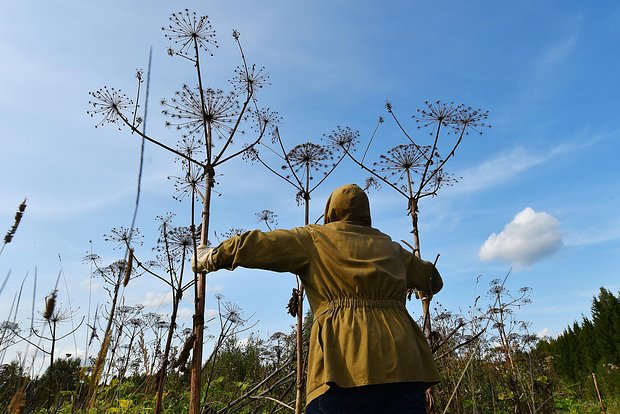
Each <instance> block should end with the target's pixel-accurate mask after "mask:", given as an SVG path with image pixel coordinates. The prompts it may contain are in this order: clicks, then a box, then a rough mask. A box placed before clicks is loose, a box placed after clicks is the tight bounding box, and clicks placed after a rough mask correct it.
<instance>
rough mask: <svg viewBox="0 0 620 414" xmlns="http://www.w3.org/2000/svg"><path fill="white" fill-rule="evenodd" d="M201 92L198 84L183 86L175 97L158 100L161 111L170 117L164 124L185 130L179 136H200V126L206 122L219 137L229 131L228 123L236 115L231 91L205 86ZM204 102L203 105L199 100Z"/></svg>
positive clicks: (232, 121) (234, 101) (234, 99)
mask: <svg viewBox="0 0 620 414" xmlns="http://www.w3.org/2000/svg"><path fill="white" fill-rule="evenodd" d="M200 94H201V92H200V90H199V88H198V87H196V88H190V87H189V86H187V85H183V88H182V89H181V90H180V91H178V92H176V94H175V96H174V97H173V98H171V99H170V102H168V101H167V100H162V101H161V103H162V105H163V106H164V110H163V111H162V113H163V114H164V115H166V116H169V117H170V118H171V121H168V122H166V126H169V127H173V126H174V127H176V129H177V130H179V131H180V130H186V131H187V132H186V133H185V134H184V135H183V137H184V138H185V137H189V136H192V135H196V136H203V135H204V125H205V123H206V124H207V125H210V126H211V127H212V128H213V130H214V131H215V132H216V133H217V134H218V136H219V137H224V136H225V134H226V133H229V132H231V131H232V125H233V124H234V122H235V121H236V120H237V117H238V115H239V103H238V102H237V100H236V95H235V94H234V93H228V94H227V93H224V91H222V90H220V89H206V90H204V91H202V98H201V96H200ZM203 101H204V106H203V104H202V102H203Z"/></svg>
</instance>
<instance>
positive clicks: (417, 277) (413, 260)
mask: <svg viewBox="0 0 620 414" xmlns="http://www.w3.org/2000/svg"><path fill="white" fill-rule="evenodd" d="M400 254H401V258H402V260H403V262H404V264H405V269H406V271H407V288H414V289H418V290H421V291H422V292H430V293H432V294H433V295H434V294H435V293H437V292H439V291H440V290H441V288H442V287H443V280H442V279H441V275H440V274H439V271H438V270H437V268H436V267H435V265H433V264H432V263H431V262H427V261H425V260H422V259H420V258H419V257H418V256H416V255H415V254H413V253H411V252H409V251H407V250H405V249H403V247H402V246H400Z"/></svg>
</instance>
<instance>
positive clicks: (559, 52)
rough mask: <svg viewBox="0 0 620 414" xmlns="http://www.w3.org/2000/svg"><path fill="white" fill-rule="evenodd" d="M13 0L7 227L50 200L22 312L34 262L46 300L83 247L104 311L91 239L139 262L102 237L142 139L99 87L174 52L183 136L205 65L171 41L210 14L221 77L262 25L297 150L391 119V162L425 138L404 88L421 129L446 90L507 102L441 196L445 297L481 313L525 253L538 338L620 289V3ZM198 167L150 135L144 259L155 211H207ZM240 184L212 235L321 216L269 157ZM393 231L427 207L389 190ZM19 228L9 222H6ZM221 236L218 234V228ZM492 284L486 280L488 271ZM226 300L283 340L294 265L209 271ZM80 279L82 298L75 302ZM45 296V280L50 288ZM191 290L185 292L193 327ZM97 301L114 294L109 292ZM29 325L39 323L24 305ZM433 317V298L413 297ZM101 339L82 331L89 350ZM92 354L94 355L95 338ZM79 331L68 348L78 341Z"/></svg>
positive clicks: (212, 66) (29, 248) (122, 218)
mask: <svg viewBox="0 0 620 414" xmlns="http://www.w3.org/2000/svg"><path fill="white" fill-rule="evenodd" d="M209 3H210V4H209V5H208V6H205V3H204V2H187V3H185V4H182V5H181V4H178V5H176V6H177V7H173V6H172V5H171V4H170V2H164V1H132V2H126V1H107V2H98V3H88V4H86V3H84V2H77V1H56V2H54V3H53V4H52V3H40V2H9V3H7V4H5V5H4V10H3V13H2V15H0V55H1V56H3V59H2V60H3V63H2V64H0V91H1V93H0V143H1V146H0V148H1V149H2V150H1V154H2V155H1V157H0V160H1V162H0V174H1V176H2V184H1V185H0V227H2V226H4V228H6V230H8V229H9V228H10V226H11V224H12V220H13V215H14V213H15V209H16V208H17V206H18V204H19V203H20V202H21V200H22V199H23V198H24V197H27V198H28V208H27V210H26V213H25V216H24V219H23V221H22V224H21V226H20V228H19V229H18V231H17V234H16V236H15V239H14V241H13V243H11V244H10V245H8V246H7V248H6V249H5V251H4V253H3V254H2V256H0V276H1V277H2V278H4V277H5V275H6V274H7V272H8V271H9V270H10V271H11V278H10V279H9V282H8V283H7V286H6V288H5V290H4V291H3V292H2V294H1V297H0V319H5V318H6V317H7V315H8V313H9V309H10V307H11V303H12V301H13V296H14V295H15V293H16V292H17V290H18V289H19V285H20V283H21V281H22V280H23V278H24V277H25V276H26V275H27V274H28V275H29V276H28V279H27V280H26V283H25V286H26V287H25V289H26V290H27V291H30V292H31V290H30V289H32V275H33V273H34V271H35V267H36V268H37V271H38V275H39V280H38V289H37V306H38V308H39V309H40V308H42V306H43V297H44V296H45V295H46V294H47V293H49V291H50V290H51V289H52V288H53V284H54V282H55V280H56V276H57V274H58V272H59V270H60V264H59V259H58V256H59V255H61V257H62V264H63V269H64V275H65V278H66V281H67V287H68V289H63V284H64V282H63V281H61V293H60V298H61V301H62V302H63V303H65V304H66V303H67V302H68V301H69V300H70V301H71V305H72V306H73V307H75V308H79V310H78V314H80V315H84V314H86V313H87V309H88V281H89V267H88V266H86V265H83V264H82V257H83V256H84V254H85V253H86V252H87V251H89V250H90V248H91V244H90V241H92V246H93V250H94V251H95V252H97V253H99V254H100V255H101V256H102V257H103V258H104V262H105V261H106V260H107V261H112V260H114V259H116V258H118V257H119V254H120V253H119V252H118V251H115V250H112V247H113V246H112V245H110V244H109V243H106V242H104V240H103V237H102V235H103V234H104V233H108V232H109V230H110V228H112V227H119V226H128V225H129V223H130V221H131V214H132V208H133V202H134V197H135V183H136V179H137V168H138V157H139V147H140V142H139V140H138V139H137V138H136V137H135V136H131V135H130V134H129V133H128V132H127V131H118V130H117V129H115V128H114V127H113V126H110V127H102V128H98V129H95V128H94V125H95V123H96V122H97V121H95V120H94V119H92V118H90V117H89V116H88V115H87V114H86V111H87V110H88V109H89V108H88V101H89V96H88V92H89V91H93V90H96V89H98V88H100V87H102V86H104V85H108V86H110V87H115V88H120V89H122V90H123V91H124V92H125V93H127V94H128V95H130V96H132V95H133V91H134V89H135V84H134V74H135V70H136V69H138V68H146V65H147V59H148V52H149V47H151V46H152V47H153V67H152V81H151V90H150V94H151V100H150V103H149V105H150V112H149V117H148V126H147V128H148V131H149V133H150V134H151V135H153V136H156V137H159V138H160V139H161V140H162V141H165V142H166V143H169V144H174V143H175V140H176V138H177V135H175V131H174V130H169V129H166V128H164V127H163V122H164V121H165V118H164V117H163V116H162V115H161V113H160V111H161V107H160V106H159V101H160V100H161V99H162V98H167V97H171V96H172V95H173V94H174V92H175V91H177V90H179V89H180V88H181V86H182V85H183V84H184V83H188V84H190V85H193V84H194V83H195V79H194V72H193V68H192V67H191V65H190V64H188V63H187V62H185V61H183V60H182V59H179V58H176V59H174V58H170V57H168V56H167V55H166V47H167V46H168V42H167V41H166V40H165V39H164V37H163V34H162V31H161V27H162V26H164V25H167V23H168V17H169V15H170V13H172V12H175V11H178V10H180V9H182V8H185V7H188V8H190V9H192V10H195V11H197V12H198V13H199V14H208V15H209V16H210V18H211V22H212V24H213V26H214V28H215V30H216V32H217V36H218V42H219V44H220V47H219V48H218V49H217V50H216V51H215V56H214V57H213V58H209V59H207V60H206V62H207V64H206V67H205V73H206V74H207V79H208V83H209V85H211V86H214V87H222V88H225V87H227V86H226V79H227V78H228V77H230V76H231V75H232V70H233V69H234V68H235V66H236V65H237V64H239V63H240V61H239V58H238V53H237V50H236V49H235V45H234V43H233V40H232V37H231V36H230V33H231V31H232V29H233V28H235V29H238V30H239V31H240V32H241V36H242V37H241V41H242V43H243V46H244V49H245V52H246V55H247V57H248V60H249V61H250V62H255V63H257V64H258V65H259V66H265V67H266V68H267V70H268V72H269V75H270V80H271V86H269V87H268V88H265V89H264V90H262V91H261V93H260V102H261V103H262V104H263V105H265V106H268V107H270V108H271V109H273V110H276V111H278V113H279V115H280V116H281V117H282V118H283V122H282V125H281V127H280V130H281V132H282V135H283V137H284V139H285V140H286V142H287V143H288V145H289V148H290V147H292V146H293V145H296V144H298V143H301V142H305V141H308V140H311V141H315V142H316V141H319V139H320V137H321V136H322V134H324V133H329V132H330V131H331V130H332V129H334V128H336V127H337V126H339V125H340V126H349V127H351V128H353V129H356V130H359V131H360V134H361V141H362V143H363V144H365V143H366V142H367V139H368V137H369V136H370V134H371V133H372V130H373V128H374V126H375V123H376V120H377V118H378V117H379V116H384V117H386V122H385V123H384V124H383V125H382V126H381V128H380V129H379V132H378V135H377V138H376V141H375V143H374V144H373V147H372V149H371V153H370V155H369V156H370V157H371V158H372V159H377V158H378V155H379V154H380V153H383V152H385V151H386V150H387V149H389V148H391V147H393V146H396V145H398V144H401V143H403V142H404V137H403V136H402V134H400V133H399V132H398V130H397V128H396V127H395V125H394V123H393V122H392V121H391V120H390V119H389V118H388V117H387V114H386V112H385V108H384V105H385V102H386V100H389V101H391V102H392V104H393V105H394V110H395V111H396V112H397V113H398V114H399V115H400V118H401V120H402V121H403V122H404V124H405V125H406V126H407V127H408V129H409V130H410V131H411V132H412V133H413V134H414V138H416V139H419V140H421V141H423V140H425V139H428V138H427V135H425V133H423V132H419V131H417V130H416V129H415V123H414V121H413V119H412V118H411V115H413V114H414V113H415V110H416V109H417V108H421V107H422V105H423V102H424V101H425V100H431V101H434V100H442V101H446V102H450V101H454V102H456V103H465V104H467V105H471V106H473V107H476V108H478V107H479V108H483V109H485V110H488V111H489V122H490V123H491V124H492V126H493V127H492V129H490V130H487V131H485V133H484V135H482V136H476V135H475V134H472V135H470V136H467V137H466V139H465V141H464V142H463V144H462V145H461V146H460V149H459V151H458V153H457V156H456V158H454V159H453V160H451V161H450V163H449V164H448V165H449V169H450V171H451V172H453V173H454V174H455V175H457V176H459V177H462V179H461V180H460V182H459V183H458V184H457V185H455V186H454V187H451V188H446V189H444V190H443V191H442V192H441V193H440V195H439V197H436V198H432V199H426V200H424V201H423V202H422V204H421V206H420V210H421V217H420V220H421V239H422V254H423V256H424V257H426V258H428V259H431V260H432V259H433V258H434V257H435V255H436V254H437V253H440V254H441V258H440V261H439V264H438V266H439V268H440V270H441V272H442V274H443V277H444V280H445V288H444V290H443V291H442V292H441V293H440V294H439V295H438V296H437V297H436V300H437V301H439V302H440V303H441V304H442V305H443V306H444V307H446V308H448V309H451V310H454V311H457V310H458V309H463V310H465V309H467V307H468V306H469V305H472V304H473V302H474V300H475V298H476V296H477V295H479V294H481V293H482V294H483V295H484V292H485V291H486V289H487V285H488V282H489V281H490V280H491V279H494V278H498V277H503V276H504V275H505V274H506V273H507V272H508V271H509V269H510V268H511V267H512V269H513V271H512V273H511V275H510V277H509V279H508V282H507V286H508V287H509V288H510V289H511V290H513V291H516V290H517V289H518V288H520V287H521V286H529V287H532V288H533V292H532V300H533V303H532V304H530V305H528V306H527V307H525V308H523V309H521V310H520V311H519V313H518V316H519V317H520V318H522V319H524V320H528V321H530V322H532V326H531V331H532V332H537V333H547V334H551V335H556V334H558V333H559V332H561V331H562V330H563V329H564V327H566V326H567V325H568V324H570V323H572V322H573V321H574V320H579V319H580V318H581V315H582V314H585V315H588V314H589V305H590V302H591V298H592V296H593V295H595V294H596V293H597V291H598V289H599V287H601V286H604V287H607V288H608V289H611V290H613V291H615V292H617V291H618V290H619V289H620V282H619V280H620V279H619V278H618V277H619V273H620V272H619V270H620V261H619V255H620V219H618V217H617V211H618V207H619V206H620V202H619V199H618V193H619V192H620V191H619V190H620V185H619V182H620V180H619V178H620V169H619V168H618V167H617V165H616V162H617V160H616V157H617V154H618V152H619V150H620V143H619V140H620V123H619V122H618V110H619V108H620V106H619V105H618V101H617V93H618V90H619V89H620V80H619V79H620V78H619V77H618V73H620V59H619V58H618V53H617V51H618V50H620V32H619V31H618V27H620V6H618V5H617V3H616V2H612V1H601V2H597V3H596V5H590V4H588V3H584V2H577V1H548V2H539V1H523V2H513V3H505V2H495V1H476V2H461V1H456V0H453V1H442V2H418V1H394V2H389V3H387V4H385V2H384V4H381V5H379V3H377V2H371V1H357V2H353V1H323V0H320V1H314V2H285V1H264V2H260V5H258V4H257V3H256V2H253V1H246V0H243V1H236V2H234V4H232V2H224V1H219V2H209ZM177 172H178V165H177V164H175V163H174V162H173V159H172V157H170V156H169V154H167V153H165V152H164V151H162V150H160V149H158V148H155V147H153V146H147V149H146V157H145V170H144V181H143V185H144V188H143V194H142V199H141V207H140V211H139V216H138V227H139V228H140V230H141V231H142V233H143V234H144V235H145V240H144V242H145V243H144V247H143V249H142V252H139V254H141V255H142V257H145V258H148V257H149V256H152V252H151V250H150V248H151V247H152V246H153V243H154V242H155V237H156V236H155V230H156V228H157V223H156V221H155V217H156V216H157V215H162V214H164V213H166V212H168V211H174V212H176V213H177V221H176V223H177V224H179V225H180V224H186V223H187V222H185V223H184V222H183V221H184V220H189V218H188V205H187V202H185V203H178V202H177V201H175V200H173V199H172V197H171V194H172V193H173V187H172V183H171V182H170V181H169V180H167V179H166V177H167V176H169V175H175V174H176V173H177ZM218 172H219V173H221V174H222V175H221V176H220V177H219V181H220V183H221V185H220V186H219V187H218V188H217V190H218V191H219V192H221V194H222V195H221V197H217V198H216V199H215V201H214V204H213V217H214V218H213V221H212V228H213V229H214V230H215V231H218V232H220V233H223V232H226V231H227V230H228V229H229V228H231V227H242V228H247V229H251V228H254V227H257V226H259V225H260V223H257V222H256V220H255V216H254V213H255V212H257V211H259V210H263V209H270V210H273V211H274V212H276V214H278V218H279V220H278V221H279V227H283V228H285V227H292V226H296V225H300V224H303V209H302V208H300V207H297V205H296V203H295V198H294V196H295V194H294V192H293V191H292V190H291V189H290V188H289V187H287V185H286V184H284V183H283V182H281V181H279V180H278V179H277V178H275V177H273V176H271V175H269V174H268V172H267V171H264V170H261V169H260V167H259V166H251V165H246V164H245V163H243V162H241V161H240V162H238V163H237V162H235V163H232V164H231V165H230V166H228V167H224V168H223V169H221V170H220V171H218ZM364 178H365V175H364V174H362V173H360V171H359V169H357V168H355V167H354V166H353V165H352V164H351V163H346V162H345V164H344V165H343V167H342V168H341V169H340V170H338V171H337V172H336V173H335V174H334V175H333V176H332V177H330V178H329V179H328V180H327V181H326V183H325V184H324V185H323V186H322V187H321V188H320V189H319V190H317V192H316V194H314V195H313V198H312V204H311V211H312V217H314V218H317V217H318V216H319V215H320V214H321V213H322V209H323V205H324V202H325V200H326V198H327V195H328V194H329V192H330V191H331V189H333V188H334V187H336V186H338V185H340V184H344V183H347V182H358V183H362V182H363V180H364ZM370 199H371V205H372V211H373V221H374V225H375V226H376V227H377V228H379V229H381V230H383V231H384V232H386V233H388V234H390V235H391V236H392V237H393V238H394V239H395V240H401V239H406V240H409V239H410V237H411V235H410V234H409V233H408V231H407V228H408V226H409V224H410V218H409V217H408V216H406V214H405V213H406V205H405V202H404V201H403V200H402V199H401V198H399V197H398V196H397V195H396V194H394V193H393V192H392V191H390V190H389V189H388V188H383V189H382V190H381V191H379V192H373V193H371V194H370ZM2 231H5V230H2ZM212 239H213V238H212ZM479 275H481V277H480V282H479V284H478V285H477V286H476V283H475V282H476V280H477V278H478V276H479ZM208 284H209V290H210V293H209V297H208V299H207V307H209V308H211V307H212V306H213V305H214V300H213V294H214V293H218V292H219V293H221V294H223V295H224V296H225V298H226V299H227V300H230V301H233V302H236V303H238V304H239V305H240V306H241V307H242V308H243V309H244V310H245V312H246V314H248V315H250V314H254V320H259V321H260V322H259V324H258V326H257V330H260V332H261V333H262V334H268V333H273V332H275V331H278V330H288V329H289V327H290V325H291V324H292V323H293V320H292V318H290V317H289V316H287V315H286V314H285V311H284V307H285V305H286V302H287V300H288V297H289V295H290V290H291V289H292V287H294V278H293V277H292V276H290V275H280V274H271V273H268V272H257V271H244V270H239V271H236V272H235V273H229V272H226V271H221V272H218V273H216V274H214V275H212V276H210V277H209V281H208ZM67 290H68V291H69V293H70V299H69V298H68V297H67V295H66V293H67ZM165 292H166V288H165V286H163V285H162V284H160V283H159V282H157V281H155V280H153V279H148V278H147V277H144V278H142V279H137V280H135V281H132V284H131V285H130V286H129V287H128V288H127V289H126V291H125V298H126V299H125V300H126V303H127V304H135V303H143V304H145V305H148V306H149V309H151V310H152V311H158V312H162V313H165V312H167V311H168V309H169V303H168V302H167V299H166V297H165V296H164V295H165ZM29 295H30V293H29V294H28V295H27V296H28V297H30V296H29ZM189 296H190V295H187V296H186V298H185V299H184V301H183V303H182V308H183V309H184V310H182V315H183V318H184V319H183V321H184V322H185V323H186V324H189V323H190V318H189V315H190V314H189V309H190V308H191V306H192V302H191V298H190V297H189ZM92 301H93V304H94V303H99V304H101V303H105V301H106V293H105V291H103V290H102V289H101V288H100V287H99V288H97V287H96V288H95V290H94V292H93V299H92ZM21 306H22V309H21V311H20V314H19V315H20V316H19V319H21V320H26V319H27V318H28V317H29V313H30V312H29V309H30V304H28V305H24V304H23V303H22V305H21ZM410 308H411V310H412V311H413V312H414V313H415V314H416V315H417V314H419V305H418V304H417V303H415V302H413V303H411V304H410ZM82 342H83V341H82V339H79V343H82ZM79 343H78V347H79V348H80V349H79V350H78V352H81V350H82V349H83V346H80V345H79ZM73 348H74V344H73V343H70V344H67V345H66V349H67V350H70V349H73Z"/></svg>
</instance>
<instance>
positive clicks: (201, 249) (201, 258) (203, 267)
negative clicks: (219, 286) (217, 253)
mask: <svg viewBox="0 0 620 414" xmlns="http://www.w3.org/2000/svg"><path fill="white" fill-rule="evenodd" d="M196 256H197V261H196V262H195V261H194V258H195V257H196ZM196 256H194V255H192V270H193V271H194V272H195V273H203V272H204V273H209V272H212V271H214V270H215V265H214V264H213V249H212V248H211V247H207V246H206V245H204V244H200V245H199V246H198V248H197V249H196Z"/></svg>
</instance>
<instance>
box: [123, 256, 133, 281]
mask: <svg viewBox="0 0 620 414" xmlns="http://www.w3.org/2000/svg"><path fill="white" fill-rule="evenodd" d="M132 266H133V249H131V248H130V249H129V257H128V258H127V267H125V279H123V287H127V285H128V284H129V277H130V276H131V270H132Z"/></svg>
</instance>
